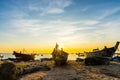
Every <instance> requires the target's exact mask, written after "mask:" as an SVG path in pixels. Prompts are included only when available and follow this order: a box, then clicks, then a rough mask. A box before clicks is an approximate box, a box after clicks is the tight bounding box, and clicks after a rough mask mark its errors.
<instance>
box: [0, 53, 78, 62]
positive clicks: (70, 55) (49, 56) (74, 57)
mask: <svg viewBox="0 0 120 80" xmlns="http://www.w3.org/2000/svg"><path fill="white" fill-rule="evenodd" d="M0 55H2V56H3V58H2V59H8V58H15V56H14V55H13V54H11V53H0ZM51 57H52V55H51V54H44V53H43V54H37V55H36V56H35V60H40V59H41V58H51ZM77 57H78V56H77V55H76V54H69V55H68V60H76V58H77Z"/></svg>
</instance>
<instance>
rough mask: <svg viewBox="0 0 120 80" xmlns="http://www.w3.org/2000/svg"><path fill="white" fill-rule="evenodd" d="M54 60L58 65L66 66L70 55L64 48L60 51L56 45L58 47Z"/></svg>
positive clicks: (57, 47)
mask: <svg viewBox="0 0 120 80" xmlns="http://www.w3.org/2000/svg"><path fill="white" fill-rule="evenodd" d="M52 58H53V60H54V61H55V64H56V65H64V64H66V62H67V58H68V53H67V52H65V51H63V48H61V49H60V48H59V45H58V44H57V43H56V47H55V48H54V50H53V52H52Z"/></svg>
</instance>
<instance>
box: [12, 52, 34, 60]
mask: <svg viewBox="0 0 120 80" xmlns="http://www.w3.org/2000/svg"><path fill="white" fill-rule="evenodd" d="M13 55H15V57H16V60H18V61H30V60H34V59H35V54H23V53H18V52H16V51H14V52H13Z"/></svg>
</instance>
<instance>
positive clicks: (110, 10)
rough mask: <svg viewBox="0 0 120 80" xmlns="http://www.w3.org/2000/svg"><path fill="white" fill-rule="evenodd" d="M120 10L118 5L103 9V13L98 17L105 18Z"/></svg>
mask: <svg viewBox="0 0 120 80" xmlns="http://www.w3.org/2000/svg"><path fill="white" fill-rule="evenodd" d="M118 11H120V7H116V8H112V9H111V8H110V9H104V10H103V11H102V15H101V16H100V17H99V18H98V19H104V18H106V17H109V16H111V15H113V14H115V13H117V12H118Z"/></svg>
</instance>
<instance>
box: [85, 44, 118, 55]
mask: <svg viewBox="0 0 120 80" xmlns="http://www.w3.org/2000/svg"><path fill="white" fill-rule="evenodd" d="M119 43H120V42H116V45H115V46H114V47H110V48H107V47H106V46H105V47H104V49H102V50H99V49H94V50H93V52H85V55H86V57H93V56H96V57H112V56H113V55H114V54H115V51H116V50H117V48H118V46H119Z"/></svg>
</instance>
